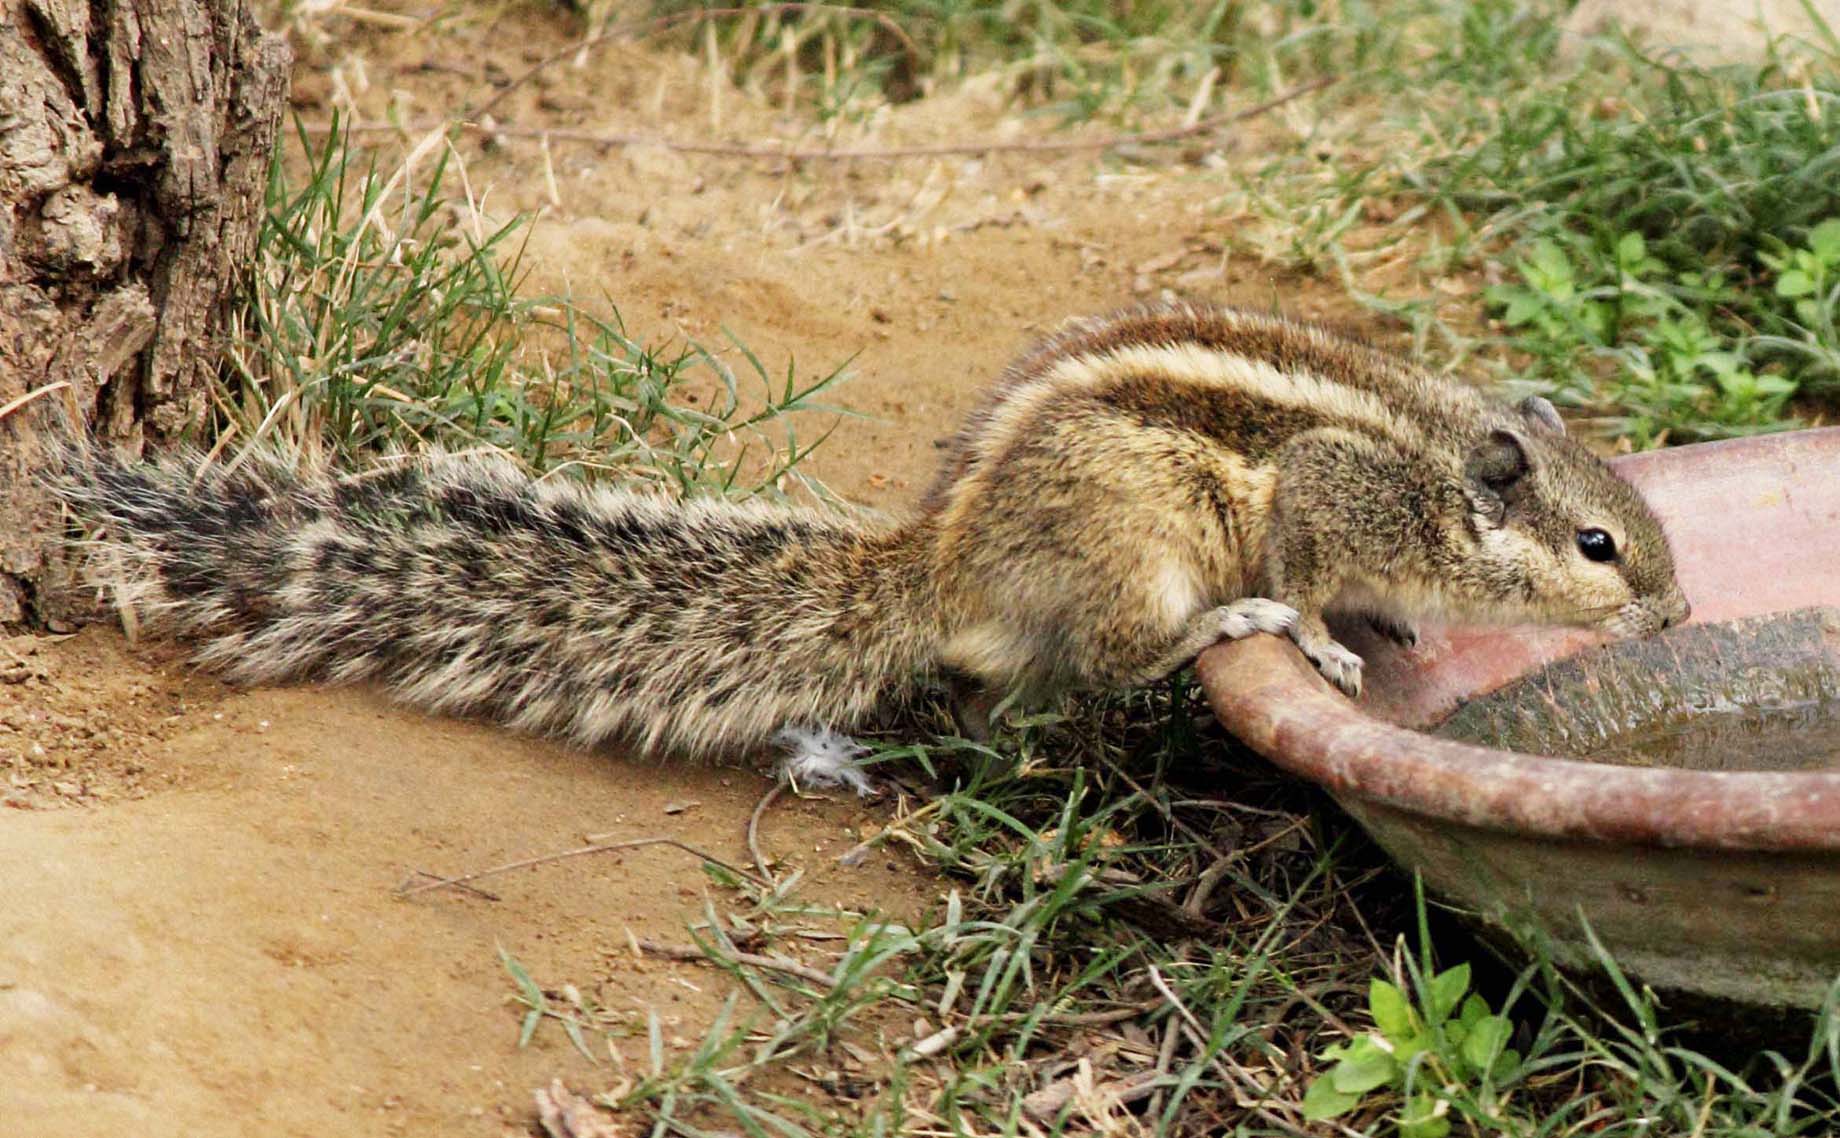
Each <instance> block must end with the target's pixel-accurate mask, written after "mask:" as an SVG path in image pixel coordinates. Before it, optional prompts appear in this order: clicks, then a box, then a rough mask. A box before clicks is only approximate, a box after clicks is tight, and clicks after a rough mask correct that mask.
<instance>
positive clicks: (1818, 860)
mask: <svg viewBox="0 0 1840 1138" xmlns="http://www.w3.org/2000/svg"><path fill="white" fill-rule="evenodd" d="M1616 466H1617V469H1618V470H1619V471H1620V472H1621V473H1622V474H1623V475H1624V476H1625V477H1627V478H1628V479H1629V480H1630V481H1631V482H1633V483H1635V484H1636V485H1637V486H1639V487H1640V488H1641V489H1642V490H1643V491H1644V493H1645V494H1646V495H1647V496H1648V499H1649V501H1650V502H1652V503H1653V505H1654V508H1655V510H1656V512H1657V513H1658V514H1659V515H1660V516H1661V519H1662V521H1663V523H1664V524H1665V525H1666V526H1667V529H1668V533H1669V536H1670V538H1671V540H1672V542H1673V546H1674V552H1675V558H1676V561H1677V563H1678V565H1679V570H1680V580H1681V584H1682V586H1683V587H1684V588H1685V590H1686V592H1687V596H1688V598H1689V600H1691V601H1692V604H1693V619H1692V621H1691V622H1690V623H1689V624H1687V625H1686V626H1684V627H1681V628H1677V629H1673V630H1670V631H1669V632H1668V633H1666V634H1664V635H1663V636H1661V637H1658V638H1654V639H1651V640H1646V641H1634V642H1624V643H1623V644H1619V645H1606V644H1604V643H1603V642H1602V640H1601V638H1599V637H1597V636H1595V635H1591V634H1581V633H1576V632H1557V631H1550V630H1536V629H1509V630H1499V629H1498V630H1491V631H1482V632H1478V631H1456V630H1444V629H1438V628H1426V629H1422V630H1421V633H1422V637H1421V640H1420V643H1419V646H1418V647H1417V648H1416V649H1413V650H1410V651H1406V650H1403V649H1398V648H1395V647H1393V646H1391V645H1388V644H1385V643H1383V642H1380V641H1378V640H1377V639H1376V638H1374V637H1372V636H1371V635H1362V634H1360V633H1359V632H1358V631H1356V630H1348V632H1347V636H1346V642H1347V643H1348V644H1349V646H1350V647H1351V648H1353V649H1354V650H1355V651H1357V652H1359V653H1360V654H1361V655H1363V656H1364V657H1366V659H1367V663H1368V668H1367V692H1366V694H1365V695H1364V696H1363V697H1362V699H1361V700H1360V701H1359V702H1353V701H1350V700H1348V699H1346V698H1344V697H1343V696H1342V695H1340V694H1339V693H1338V692H1336V691H1335V690H1333V689H1332V688H1331V687H1330V686H1329V685H1328V684H1326V683H1325V682H1323V680H1322V679H1321V678H1320V677H1318V676H1317V674H1316V672H1315V671H1314V669H1312V668H1311V666H1310V665H1309V663H1308V661H1306V660H1305V659H1304V658H1303V656H1302V655H1301V654H1300V653H1298V652H1297V651H1296V649H1295V648H1294V647H1293V646H1291V645H1290V644H1289V643H1288V642H1287V641H1284V640H1281V639H1278V638H1276V637H1269V636H1260V637H1254V638H1251V639H1248V640H1244V641H1240V642H1238V643H1234V644H1223V645H1220V646H1217V647H1215V648H1213V649H1210V650H1209V651H1208V652H1206V653H1205V654H1203V656H1202V657H1201V660H1200V662H1199V669H1200V674H1201V680H1202V683H1203V685H1204V686H1205V687H1206V689H1207V693H1208V697H1209V700H1210V701H1211V703H1212V704H1213V707H1214V711H1215V713H1216V714H1217V715H1218V716H1219V718H1220V720H1221V722H1222V723H1223V724H1224V725H1225V726H1226V727H1227V729H1228V730H1230V731H1232V732H1233V733H1234V734H1235V735H1237V736H1238V737H1239V738H1241V739H1242V740H1244V741H1245V742H1246V743H1247V744H1248V745H1250V746H1252V747H1253V748H1254V749H1256V750H1257V751H1259V752H1260V753H1261V754H1263V755H1265V756H1266V757H1267V758H1269V759H1270V760H1271V761H1272V762H1274V763H1276V764H1277V765H1278V766H1280V767H1282V768H1284V769H1285V770H1287V771H1289V772H1291V773H1293V774H1296V775H1299V776H1301V777H1303V778H1307V779H1310V780H1312V781H1314V782H1316V783H1319V784H1320V785H1322V786H1323V787H1325V788H1326V789H1327V790H1328V791H1329V792H1330V793H1331V794H1332V795H1333V796H1334V797H1335V799H1336V800H1337V801H1338V802H1339V803H1340V804H1341V805H1342V807H1343V808H1344V809H1346V810H1347V812H1348V813H1349V814H1350V815H1352V816H1353V817H1354V818H1355V819H1356V820H1357V821H1359V822H1360V823H1361V825H1362V826H1364V827H1365V828H1366V829H1367V831H1368V832H1369V833H1370V834H1371V835H1372V836H1373V837H1374V839H1375V840H1376V841H1377V842H1378V843H1379V844H1380V845H1381V847H1383V848H1384V849H1385V850H1386V852H1387V853H1388V854H1389V855H1391V856H1392V857H1393V858H1394V859H1395V860H1397V861H1398V862H1399V863H1400V864H1401V865H1403V866H1405V867H1407V868H1408V869H1413V870H1417V871H1418V872H1419V873H1421V874H1422V875H1423V878H1424V880H1425V882H1426V885H1427V886H1428V887H1429V888H1431V889H1432V890H1433V891H1434V892H1436V893H1438V894H1441V895H1442V896H1443V897H1445V898H1446V899H1448V900H1450V901H1453V902H1455V903H1457V904H1458V905H1459V906H1460V907H1462V908H1464V909H1467V910H1469V911H1470V912H1472V913H1475V914H1477V915H1478V916H1479V917H1480V918H1481V919H1482V920H1483V921H1485V922H1492V923H1494V924H1496V925H1498V926H1499V925H1506V924H1511V923H1512V924H1520V925H1522V926H1523V927H1524V926H1525V924H1526V922H1527V921H1528V919H1529V918H1531V919H1532V921H1533V922H1534V923H1535V924H1536V925H1537V926H1538V927H1541V928H1543V929H1544V930H1545V932H1546V933H1547V934H1548V935H1549V936H1550V937H1551V938H1552V944H1553V948H1554V951H1555V952H1556V954H1557V955H1558V957H1559V958H1560V960H1561V961H1562V962H1565V963H1570V964H1574V965H1585V966H1588V965H1589V964H1590V963H1591V961H1592V959H1593V954H1592V952H1591V950H1590V948H1589V945H1588V940H1587V937H1586V932H1585V926H1586V922H1588V925H1589V928H1590V930H1591V931H1593V932H1595V934H1596V936H1597V938H1598V940H1599V941H1600V942H1601V943H1602V944H1603V946H1604V947H1605V948H1606V949H1608V950H1609V952H1610V953H1611V955H1612V956H1613V957H1614V958H1615V959H1616V960H1617V962H1618V964H1619V965H1621V966H1622V967H1623V968H1624V969H1625V970H1626V971H1628V972H1630V973H1632V974H1633V975H1634V976H1636V977H1637V978H1638V979H1639V980H1641V981H1644V982H1646V983H1648V984H1650V985H1651V986H1653V987H1655V988H1656V989H1659V990H1662V991H1664V992H1678V993H1685V994H1691V995H1694V996H1699V997H1712V998H1715V999H1718V1000H1729V1001H1737V1002H1740V1003H1743V1004H1749V1005H1769V1006H1773V1007H1779V1008H1780V1007H1790V1008H1795V1007H1800V1008H1807V1007H1813V1006H1817V1005H1818V1004H1819V1003H1820V1001H1821V999H1822V998H1823V996H1825V995H1826V993H1827V991H1828V989H1829V986H1830V985H1831V984H1832V983H1833V982H1834V981H1835V979H1836V978H1837V977H1840V770H1836V769H1834V768H1833V767H1831V766H1830V767H1825V768H1823V769H1817V770H1806V769H1797V767H1798V766H1799V765H1800V764H1799V763H1798V758H1799V757H1798V756H1797V755H1795V754H1784V755H1783V756H1781V761H1780V762H1770V761H1766V762H1762V763H1747V764H1746V765H1747V766H1749V767H1752V768H1753V769H1744V770H1728V769H1708V768H1709V767H1717V766H1719V765H1720V764H1719V763H1718V761H1717V756H1716V755H1714V756H1703V755H1702V756H1698V757H1697V759H1695V758H1693V757H1691V756H1688V757H1676V758H1675V759H1672V760H1669V759H1664V760H1662V762H1663V763H1667V762H1678V763H1679V764H1680V765H1649V766H1630V765H1617V764H1612V763H1608V762H1603V761H1584V760H1580V759H1574V758H1563V757H1556V756H1555V755H1553V754H1550V753H1542V752H1543V751H1550V750H1563V749H1564V747H1563V746H1547V745H1546V744H1558V743H1565V742H1566V741H1568V740H1571V739H1573V738H1574V737H1575V736H1576V735H1577V734H1579V733H1580V732H1581V731H1584V730H1585V729H1586V728H1590V729H1595V728H1593V727H1592V724H1594V723H1601V722H1602V720H1603V719H1604V718H1605V717H1606V716H1608V717H1609V718H1610V719H1612V720H1614V719H1616V718H1617V717H1619V716H1622V717H1628V716H1631V715H1636V714H1638V713H1644V712H1646V711H1651V710H1654V709H1665V708H1667V707H1684V708H1689V709H1691V708H1700V707H1706V706H1710V705H1712V704H1720V705H1721V706H1724V705H1730V704H1732V703H1734V702H1735V703H1739V704H1742V703H1745V702H1746V701H1752V700H1755V701H1758V702H1760V703H1766V704H1767V703H1769V702H1770V701H1772V700H1776V701H1782V700H1785V699H1788V700H1791V701H1801V703H1802V704H1806V703H1807V701H1809V700H1813V701H1816V702H1818V703H1820V704H1821V706H1823V707H1840V702H1836V701H1840V608H1835V607H1825V606H1840V428H1833V429H1826V430H1813V431H1800V432H1795V433H1792V434H1781V435H1770V436H1764V437H1759V438H1754V439H1743V440H1736V441H1731V442H1721V443H1708V444H1704V445H1700V446H1690V447H1681V448H1678V449H1674V450H1665V451H1657V452H1652V453H1648V454H1640V455H1632V456H1629V457H1625V458H1621V459H1618V460H1617V461H1616ZM1530 673H1531V674H1534V676H1535V678H1534V679H1532V680H1530V681H1528V682H1527V683H1523V684H1520V685H1518V686H1513V685H1514V681H1516V680H1518V679H1520V678H1521V677H1523V676H1527V675H1529V674H1530ZM1529 692H1531V693H1532V694H1531V695H1530V694H1529ZM1490 693H1495V694H1493V695H1491V694H1490ZM1581 709H1582V710H1581ZM1584 710H1589V711H1592V712H1594V713H1595V718H1594V717H1593V715H1591V714H1584V713H1583V712H1584ZM1440 725H1442V726H1440ZM1581 725H1583V726H1582V727H1581ZM1434 728H1436V729H1439V730H1440V731H1442V732H1446V733H1449V734H1455V735H1458V736H1467V738H1469V739H1470V740H1480V741H1483V742H1487V743H1490V744H1492V745H1489V746H1484V745H1478V743H1477V742H1476V741H1461V740H1460V739H1459V738H1448V737H1441V736H1440V735H1432V734H1424V733H1421V732H1422V731H1427V730H1431V729H1434ZM1516 747H1520V748H1525V750H1515V749H1512V748H1516ZM1500 748H1509V749H1500ZM1786 750H1788V751H1793V750H1794V748H1787V749H1786ZM1707 760H1710V761H1707ZM1756 768H1761V769H1756ZM1581 916H1582V917H1583V918H1584V920H1583V921H1581V919H1580V917H1581Z"/></svg>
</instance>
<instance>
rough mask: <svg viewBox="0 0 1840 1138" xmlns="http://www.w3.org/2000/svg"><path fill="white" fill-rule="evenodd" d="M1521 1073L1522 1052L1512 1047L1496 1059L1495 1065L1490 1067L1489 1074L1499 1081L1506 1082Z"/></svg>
mask: <svg viewBox="0 0 1840 1138" xmlns="http://www.w3.org/2000/svg"><path fill="white" fill-rule="evenodd" d="M1520 1073H1521V1053H1520V1052H1519V1051H1516V1050H1515V1049H1514V1048H1512V1047H1510V1048H1508V1049H1507V1050H1506V1051H1503V1052H1502V1053H1501V1054H1500V1056H1498V1057H1497V1058H1496V1060H1495V1066H1493V1067H1491V1068H1490V1069H1489V1076H1490V1077H1491V1078H1493V1079H1494V1080H1495V1081H1496V1082H1497V1083H1505V1082H1507V1081H1508V1080H1509V1079H1512V1078H1514V1077H1515V1076H1517V1075H1519V1074H1520Z"/></svg>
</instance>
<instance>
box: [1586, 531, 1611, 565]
mask: <svg viewBox="0 0 1840 1138" xmlns="http://www.w3.org/2000/svg"><path fill="white" fill-rule="evenodd" d="M1578 552H1580V553H1582V554H1584V555H1585V556H1586V557H1589V558H1590V559H1591V560H1593V561H1615V560H1616V539H1615V538H1613V537H1611V536H1610V535H1609V534H1607V533H1605V532H1604V531H1603V530H1600V529H1581V530H1579V531H1578Z"/></svg>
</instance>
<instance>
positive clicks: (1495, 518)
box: [1463, 431, 1532, 525]
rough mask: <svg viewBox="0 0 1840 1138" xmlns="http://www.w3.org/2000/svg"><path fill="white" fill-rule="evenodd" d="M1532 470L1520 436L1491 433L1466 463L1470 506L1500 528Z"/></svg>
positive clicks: (1477, 446) (1509, 433) (1472, 452)
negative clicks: (1524, 480) (1523, 481)
mask: <svg viewBox="0 0 1840 1138" xmlns="http://www.w3.org/2000/svg"><path fill="white" fill-rule="evenodd" d="M1531 469H1532V468H1531V466H1530V465H1529V464H1528V462H1527V447H1526V444H1525V443H1523V442H1522V441H1521V437H1520V436H1519V435H1517V434H1515V433H1514V432H1513V431H1490V432H1489V434H1488V437H1487V438H1485V439H1483V440H1482V441H1481V442H1480V443H1477V444H1476V446H1475V447H1474V449H1472V450H1471V451H1470V452H1469V457H1468V458H1466V459H1465V460H1464V462H1463V477H1464V480H1465V481H1466V482H1467V483H1468V489H1469V499H1470V505H1471V506H1473V507H1474V508H1475V510H1476V512H1477V513H1479V514H1481V515H1482V516H1483V517H1484V518H1486V519H1487V520H1488V521H1489V523H1490V524H1491V525H1500V524H1501V523H1502V522H1503V521H1504V520H1505V519H1506V518H1507V516H1508V504H1509V503H1510V502H1511V501H1513V500H1514V498H1515V497H1516V496H1517V493H1518V490H1519V488H1520V485H1521V481H1522V480H1523V479H1525V478H1526V477H1527V474H1528V472H1529V471H1530V470H1531Z"/></svg>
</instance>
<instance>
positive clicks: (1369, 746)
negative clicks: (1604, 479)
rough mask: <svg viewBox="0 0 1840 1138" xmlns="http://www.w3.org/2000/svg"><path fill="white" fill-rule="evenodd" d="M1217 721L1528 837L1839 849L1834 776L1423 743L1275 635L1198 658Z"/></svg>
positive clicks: (1320, 769)
mask: <svg viewBox="0 0 1840 1138" xmlns="http://www.w3.org/2000/svg"><path fill="white" fill-rule="evenodd" d="M1197 670H1198V672H1199V673H1200V678H1201V684H1202V687H1203V688H1204V689H1205V690H1206V692H1207V696H1208V702H1209V703H1210V704H1211V705H1212V706H1213V708H1214V713H1215V715H1216V716H1218V717H1219V719H1220V721H1221V723H1222V724H1223V725H1224V726H1225V727H1226V728H1227V730H1228V731H1231V732H1232V733H1233V734H1234V735H1235V736H1237V737H1238V738H1239V739H1240V740H1241V741H1242V742H1244V743H1245V744H1247V745H1248V746H1250V747H1252V748H1253V749H1254V750H1256V751H1258V752H1259V753H1260V754H1261V755H1264V756H1265V757H1266V758H1267V759H1269V760H1270V761H1271V762H1273V763H1275V764H1276V765H1277V766H1279V767H1281V768H1283V769H1284V770H1286V771H1289V772H1290V773H1292V774H1295V775H1299V776H1301V777H1303V778H1306V779H1309V780H1310V781H1312V782H1315V783H1318V784H1320V785H1321V786H1323V787H1324V788H1325V789H1327V790H1329V791H1330V792H1331V793H1332V794H1334V795H1336V796H1337V797H1338V798H1344V797H1346V798H1353V799H1355V800H1358V801H1360V802H1366V803H1374V804H1379V805H1383V806H1386V807H1390V808H1392V809H1394V810H1398V811H1404V812H1406V813H1409V814H1415V815H1420V816H1423V817H1426V818H1432V819H1440V820H1443V821H1449V822H1458V823H1462V824H1465V825H1469V826H1475V827H1479V828H1483V829H1490V830H1502V831H1509V832H1514V833H1522V834H1527V835H1540V836H1546V837H1558V838H1581V839H1591V840H1597V841H1614V842H1633V843H1642V844H1652V845H1661V846H1680V847H1690V848H1700V849H1710V850H1840V773H1829V772H1820V771H1814V772H1810V771H1693V770H1681V769H1677V768H1656V767H1622V766H1614V765H1611V764H1607V763H1593V762H1589V761H1586V760H1582V759H1567V758H1559V757H1556V756H1552V755H1533V754H1526V753H1523V752H1519V751H1506V750H1498V749H1496V748H1492V747H1483V746H1478V745H1476V744H1473V743H1461V742H1458V741H1456V740H1454V739H1444V738H1440V737H1438V736H1436V735H1427V734H1424V733H1422V732H1419V731H1414V730H1412V729H1411V728H1409V727H1401V726H1399V725H1397V724H1394V723H1389V722H1387V721H1386V720H1383V719H1379V718H1377V717H1375V716H1372V715H1369V714H1367V713H1366V712H1364V711H1362V710H1361V709H1360V708H1359V707H1358V706H1356V705H1355V704H1354V703H1353V702H1352V701H1350V700H1349V699H1348V698H1347V697H1346V696H1344V695H1342V694H1341V693H1340V692H1338V691H1336V690H1335V689H1334V688H1332V687H1330V686H1329V684H1328V683H1327V682H1326V681H1325V680H1323V678H1322V677H1321V676H1320V675H1318V674H1317V672H1316V669H1315V668H1314V667H1313V666H1312V665H1311V664H1310V662H1309V661H1308V660H1307V659H1305V658H1304V656H1303V653H1301V652H1299V651H1298V650H1297V648H1296V646H1295V645H1294V644H1292V643H1290V642H1289V641H1288V640H1282V639H1280V638H1278V637H1276V636H1265V635H1259V636H1251V637H1248V638H1246V639H1244V640H1237V641H1230V642H1223V643H1221V644H1217V645H1215V646H1214V647H1212V648H1210V649H1208V650H1207V651H1206V652H1204V653H1202V654H1201V657H1200V659H1199V660H1198V661H1197Z"/></svg>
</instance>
